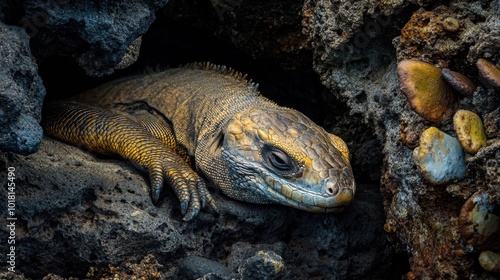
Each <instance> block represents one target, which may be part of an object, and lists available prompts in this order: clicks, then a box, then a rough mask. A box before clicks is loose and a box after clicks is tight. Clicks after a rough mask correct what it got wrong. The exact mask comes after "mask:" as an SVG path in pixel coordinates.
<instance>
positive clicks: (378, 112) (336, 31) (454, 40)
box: [303, 1, 500, 279]
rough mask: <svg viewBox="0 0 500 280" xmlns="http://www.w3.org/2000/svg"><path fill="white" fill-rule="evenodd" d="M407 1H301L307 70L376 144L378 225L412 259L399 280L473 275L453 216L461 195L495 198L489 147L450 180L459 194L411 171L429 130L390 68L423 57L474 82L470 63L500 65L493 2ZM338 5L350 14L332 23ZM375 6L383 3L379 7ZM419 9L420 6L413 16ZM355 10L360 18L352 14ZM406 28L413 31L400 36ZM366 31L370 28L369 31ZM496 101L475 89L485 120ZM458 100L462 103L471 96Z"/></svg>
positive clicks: (493, 152) (494, 154)
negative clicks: (452, 26) (382, 216)
mask: <svg viewBox="0 0 500 280" xmlns="http://www.w3.org/2000/svg"><path fill="white" fill-rule="evenodd" d="M403 2H404V3H403ZM412 3H413V4H415V5H414V6H406V5H408V4H410V3H409V2H407V1H400V2H399V3H397V1H383V2H376V3H374V2H371V3H370V4H371V5H372V7H374V8H373V9H371V8H369V7H367V6H366V5H367V4H368V1H356V2H352V1H306V2H305V5H304V10H303V13H304V15H303V16H304V25H305V27H304V31H305V32H306V34H308V35H309V39H310V40H311V45H312V48H313V52H314V69H315V70H316V72H317V73H318V74H319V76H320V79H321V81H322V82H323V84H324V85H325V86H326V87H328V88H329V89H330V90H331V91H332V95H336V96H337V98H339V99H340V100H342V101H344V102H345V103H346V104H347V105H348V106H349V109H350V111H351V115H352V116H357V115H360V116H361V118H362V119H363V120H364V121H365V122H366V123H367V124H369V126H370V127H372V128H373V129H374V132H375V135H376V136H377V137H378V139H379V140H380V143H381V145H382V147H383V150H382V151H383V156H384V160H383V166H382V176H381V190H382V193H383V197H384V204H385V209H386V217H387V221H386V222H387V223H386V225H387V227H386V228H388V229H390V232H391V233H392V236H393V237H394V239H393V240H395V241H394V245H395V247H396V248H399V249H400V250H401V251H405V252H408V254H409V255H410V256H411V257H410V258H409V266H410V268H409V271H408V272H407V274H406V278H408V279H438V278H450V279H460V278H470V277H476V276H478V274H477V272H475V271H474V270H473V269H472V267H473V266H474V265H476V264H477V258H476V257H475V255H474V254H469V251H467V250H466V249H464V245H463V241H462V240H461V238H460V235H459V233H458V227H457V213H458V211H459V210H458V209H460V207H461V206H462V205H463V203H464V198H463V195H464V194H466V195H471V194H472V193H474V192H475V191H476V190H477V189H478V188H484V189H487V190H488V192H491V194H492V196H495V197H499V196H498V188H497V187H495V184H496V183H495V180H498V178H499V177H498V176H499V174H498V173H499V171H498V168H497V167H496V166H498V159H497V158H498V156H500V153H499V152H498V146H496V147H492V146H491V147H490V146H487V147H486V148H483V149H480V151H479V152H478V154H477V155H476V156H475V157H474V158H475V159H476V160H473V161H468V163H467V173H466V177H465V178H464V180H462V181H460V182H458V183H457V189H458V190H459V191H458V192H452V191H450V192H447V190H445V188H440V187H435V186H432V185H430V184H428V183H427V182H426V181H425V180H423V178H422V177H421V176H420V173H419V170H418V169H417V168H415V165H414V162H413V159H412V149H413V148H414V147H415V146H414V144H415V142H417V141H415V139H418V136H419V135H420V134H421V133H422V131H423V130H424V129H425V128H426V127H429V124H428V123H427V122H425V121H424V120H422V118H420V117H419V116H418V115H417V114H415V113H414V112H412V110H411V108H410V106H408V105H407V101H406V98H405V96H404V95H403V94H401V91H400V89H399V84H398V80H397V75H396V65H397V62H398V61H401V60H404V59H417V60H425V61H428V62H431V63H432V64H434V65H437V66H439V67H440V68H445V67H446V68H450V69H453V70H454V71H457V72H459V73H462V74H465V75H467V77H468V78H471V79H473V82H474V83H476V84H478V81H477V79H476V75H475V73H477V68H476V65H475V64H476V61H477V59H478V58H480V57H485V56H486V57H488V58H489V59H491V60H492V61H499V59H500V52H498V47H497V46H498V44H499V40H500V36H499V34H498V32H497V30H498V21H499V18H500V16H499V11H500V5H499V4H498V3H491V5H486V6H485V5H482V4H481V3H480V2H470V1H450V2H449V8H446V7H440V8H438V9H434V8H437V7H435V6H431V5H429V6H426V3H425V1H412ZM332 5H335V6H334V7H332ZM342 5H344V6H346V7H353V6H356V8H354V7H353V9H344V10H343V11H342V12H344V14H343V16H342V19H337V18H336V15H341V13H339V12H338V9H339V7H340V6H342ZM378 5H381V6H382V5H385V6H384V7H385V9H381V8H380V7H378ZM422 6H424V9H425V10H420V11H419V9H420V7H422ZM360 10H362V11H363V12H364V13H363V14H362V16H357V14H358V13H359V12H360ZM345 11H347V12H345ZM351 11H352V12H351ZM425 11H431V12H429V13H425ZM412 15H413V16H412ZM448 17H452V18H454V19H456V20H457V21H458V23H459V25H460V27H459V29H458V30H456V31H455V30H453V32H450V31H448V30H445V27H444V26H443V24H442V23H443V20H445V19H446V18H448ZM412 18H413V19H412ZM377 19H379V21H377ZM381 19H386V20H385V21H381ZM410 21H411V23H409V22H410ZM375 23H378V25H376V24H375ZM340 24H345V25H346V26H349V25H350V26H349V27H347V28H346V29H345V30H347V31H348V32H349V33H347V32H343V31H344V29H342V28H340ZM406 24H408V27H411V29H410V30H409V31H412V32H414V33H413V35H411V36H407V35H404V34H403V35H402V31H401V29H403V27H404V26H405V25H406ZM445 24H446V23H445ZM373 27H376V28H373ZM434 27H435V28H434ZM374 30H376V31H377V32H370V31H374ZM367 31H368V32H367ZM345 34H347V36H344V35H345ZM407 34H410V33H407ZM421 35H424V36H421ZM402 37H405V38H404V39H405V40H406V41H404V40H403V38H402ZM339 38H340V39H341V40H339ZM361 38H362V39H364V40H360V39H361ZM402 41H404V42H402ZM391 43H392V45H393V46H394V47H396V52H394V49H393V47H392V45H391ZM497 95H498V94H497V93H494V92H492V91H484V90H481V91H480V92H475V93H474V97H473V98H472V102H473V104H472V105H473V106H474V107H475V109H476V110H475V111H477V112H478V113H479V115H480V116H484V114H487V113H489V112H492V111H494V110H495V109H497V108H498V104H499V103H498V98H497V97H496V96H497ZM462 101H463V100H461V104H467V105H466V106H470V105H468V102H470V100H469V101H467V100H465V102H463V103H462ZM460 106H462V105H460ZM478 107H480V108H478ZM439 126H440V128H442V129H443V130H444V131H446V132H447V133H449V134H450V133H452V131H453V130H452V128H451V127H450V122H449V120H448V121H445V122H443V123H440V125H439ZM492 145H495V144H492ZM483 150H484V151H483ZM450 189H451V188H450ZM496 201H498V199H496ZM450 217H451V218H450ZM465 248H466V247H465ZM478 277H479V276H478Z"/></svg>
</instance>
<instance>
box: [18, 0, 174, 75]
mask: <svg viewBox="0 0 500 280" xmlns="http://www.w3.org/2000/svg"><path fill="white" fill-rule="evenodd" d="M167 2H168V0H141V1H108V0H106V1H98V2H94V1H70V0H52V1H37V0H27V1H26V2H25V5H26V9H25V13H26V14H25V16H24V17H22V19H21V24H22V26H23V28H25V30H26V32H27V33H28V35H29V36H30V37H31V38H32V45H33V53H34V55H35V56H36V57H37V58H38V59H43V58H47V57H50V56H54V55H64V56H69V57H72V58H73V59H74V60H75V61H76V62H77V63H78V65H79V66H80V67H82V68H83V69H84V70H85V72H86V73H87V75H90V76H103V75H109V74H111V73H113V72H114V70H115V68H116V66H117V65H118V64H119V63H120V61H121V60H122V58H123V56H124V55H125V54H126V52H127V49H128V48H129V46H131V45H132V47H133V42H134V41H135V40H136V39H137V38H138V37H140V36H141V35H142V34H144V33H145V32H146V31H147V30H148V28H149V26H150V25H151V23H152V22H153V20H154V19H155V12H156V11H157V10H158V9H160V8H161V7H163V6H164V5H165V4H166V3H167Z"/></svg>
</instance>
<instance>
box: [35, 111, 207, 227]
mask: <svg viewBox="0 0 500 280" xmlns="http://www.w3.org/2000/svg"><path fill="white" fill-rule="evenodd" d="M145 118H146V119H145ZM141 123H148V119H147V117H145V116H142V118H141V119H140V120H138V119H136V118H135V117H134V116H131V115H129V114H127V113H125V112H121V111H118V110H114V109H108V108H103V107H97V106H91V105H87V104H82V103H76V102H53V103H49V104H46V105H45V107H44V111H43V115H42V126H43V127H44V129H45V131H46V132H47V133H48V134H50V135H52V136H54V137H56V138H58V139H60V140H62V141H65V142H68V143H70V144H73V145H77V146H83V147H85V148H87V149H89V150H92V151H94V152H97V153H102V154H117V155H120V156H122V157H123V158H125V159H128V160H130V161H131V162H132V163H134V164H135V165H136V166H137V167H139V168H140V169H142V170H145V171H147V172H148V173H149V177H150V180H151V197H152V200H153V203H157V202H158V198H159V196H160V192H161V190H162V187H163V183H164V180H166V182H167V183H168V184H169V185H170V186H172V188H173V189H174V191H175V193H176V195H177V197H178V198H179V200H180V204H181V212H182V214H183V215H184V218H183V219H184V220H186V221H187V220H190V219H192V218H193V217H195V216H196V215H197V214H198V212H199V210H200V208H204V207H206V206H207V205H208V206H209V207H212V208H214V207H215V205H214V201H213V199H212V197H211V196H210V193H209V192H208V190H207V188H206V186H205V183H204V181H203V179H202V178H201V177H200V176H199V175H198V174H197V173H196V172H195V171H193V170H192V169H191V167H190V166H189V165H188V163H186V161H185V160H184V159H183V158H182V157H181V156H179V155H178V154H176V153H175V152H174V150H172V147H170V148H169V147H167V145H165V143H164V142H167V143H173V142H172V141H175V139H174V140H172V139H166V140H164V141H162V140H160V139H158V138H156V137H155V136H154V135H153V134H151V133H150V131H148V129H147V128H145V127H144V126H143V125H142V124H141ZM155 125H156V129H160V130H161V129H164V130H165V132H166V133H162V132H161V131H160V132H159V134H160V135H168V133H169V132H168V130H169V129H170V128H169V127H168V126H166V125H165V126H164V127H163V128H162V127H161V126H157V125H158V123H157V122H155ZM149 129H150V128H149ZM172 135H173V134H172Z"/></svg>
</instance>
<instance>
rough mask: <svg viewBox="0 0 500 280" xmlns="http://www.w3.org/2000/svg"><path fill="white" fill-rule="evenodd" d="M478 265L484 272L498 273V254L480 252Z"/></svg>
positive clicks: (499, 270) (499, 262) (499, 269)
mask: <svg viewBox="0 0 500 280" xmlns="http://www.w3.org/2000/svg"><path fill="white" fill-rule="evenodd" d="M479 264H480V265H481V266H482V267H483V268H484V270H486V271H490V272H500V253H495V252H492V251H482V252H481V254H479Z"/></svg>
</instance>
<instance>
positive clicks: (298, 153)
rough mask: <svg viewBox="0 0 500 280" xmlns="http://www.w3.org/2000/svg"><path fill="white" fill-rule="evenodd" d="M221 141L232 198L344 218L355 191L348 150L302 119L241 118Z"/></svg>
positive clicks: (291, 115) (277, 113)
mask: <svg viewBox="0 0 500 280" xmlns="http://www.w3.org/2000/svg"><path fill="white" fill-rule="evenodd" d="M223 133H224V138H223V140H222V143H221V145H222V147H221V157H222V160H223V161H224V163H225V165H226V167H227V170H228V176H226V180H229V181H230V182H229V184H228V185H229V186H226V188H222V191H223V192H224V193H225V194H227V195H228V196H230V197H232V198H234V199H238V200H243V201H247V202H252V203H279V204H284V205H288V206H291V207H294V208H299V209H302V210H306V211H311V212H340V211H342V210H343V209H344V208H345V207H346V206H347V205H348V204H349V203H350V202H351V200H352V199H353V197H354V193H355V190H356V185H355V182H354V177H353V174H352V169H351V166H350V163H349V152H348V150H347V146H346V144H345V143H344V141H342V140H341V139H340V138H339V137H337V136H335V135H333V134H330V133H327V132H326V131H325V130H324V129H323V128H321V127H320V126H318V125H316V124H315V123H314V122H313V121H311V120H310V119H309V118H307V117H306V116H304V115H303V114H302V113H300V112H298V111H295V110H292V109H288V108H283V107H278V106H276V107H272V108H269V107H267V108H265V109H264V108H251V109H248V110H246V111H243V112H241V113H239V114H237V115H236V116H235V117H234V118H233V119H232V120H231V121H230V122H229V124H228V126H227V129H226V131H224V132H223Z"/></svg>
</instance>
